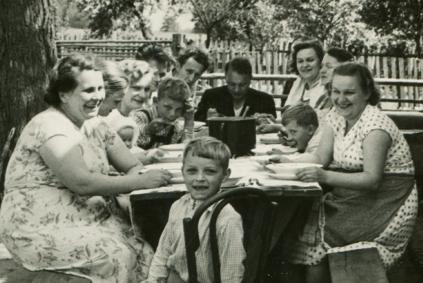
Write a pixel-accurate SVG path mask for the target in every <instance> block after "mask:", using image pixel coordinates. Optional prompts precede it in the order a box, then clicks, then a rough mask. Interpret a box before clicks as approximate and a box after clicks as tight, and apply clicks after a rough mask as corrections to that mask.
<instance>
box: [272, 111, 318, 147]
mask: <svg viewBox="0 0 423 283" xmlns="http://www.w3.org/2000/svg"><path fill="white" fill-rule="evenodd" d="M281 123H282V126H283V128H284V133H285V136H284V137H283V138H284V140H285V142H287V143H288V144H293V145H295V147H296V148H297V150H298V152H299V153H313V152H314V151H316V149H317V147H318V145H319V141H320V136H321V131H320V128H319V119H318V116H317V113H316V112H315V111H314V109H313V108H312V107H311V106H310V105H307V104H296V105H293V106H290V107H289V108H287V109H286V110H285V111H284V113H283V114H282V122H281ZM269 153H270V154H282V152H279V151H278V150H277V149H273V150H272V151H271V152H269Z"/></svg>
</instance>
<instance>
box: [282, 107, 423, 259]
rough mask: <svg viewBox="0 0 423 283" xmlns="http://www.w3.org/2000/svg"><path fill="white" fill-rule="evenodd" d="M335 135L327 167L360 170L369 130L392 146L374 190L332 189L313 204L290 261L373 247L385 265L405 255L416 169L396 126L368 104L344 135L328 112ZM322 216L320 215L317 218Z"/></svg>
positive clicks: (414, 198) (333, 113)
mask: <svg viewBox="0 0 423 283" xmlns="http://www.w3.org/2000/svg"><path fill="white" fill-rule="evenodd" d="M326 118H327V123H328V124H329V125H330V126H331V127H332V129H333V131H334V152H333V162H332V164H331V168H332V169H333V170H339V171H343V172H360V171H362V170H363V158H364V156H363V141H364V139H365V138H366V137H367V135H368V134H369V133H370V132H371V131H373V130H383V131H384V132H386V133H387V134H388V135H389V136H390V138H391V140H392V144H391V146H390V148H389V149H388V152H387V158H386V161H385V168H384V178H383V181H382V184H381V185H380V187H379V189H378V190H352V189H349V188H342V187H334V188H333V189H332V190H331V191H330V192H329V193H327V194H326V195H325V196H324V198H323V203H322V205H320V206H319V205H317V204H315V205H314V207H313V209H312V211H313V212H317V213H313V212H312V213H311V214H310V217H309V219H308V222H307V224H306V225H305V228H304V231H303V233H302V235H301V236H300V238H299V239H298V241H297V242H296V244H295V245H293V246H292V247H291V252H290V253H289V257H290V259H291V261H292V262H294V263H299V264H306V265H314V264H318V263H319V262H320V261H321V260H322V259H323V258H324V257H325V255H326V254H328V253H336V252H340V251H348V250H355V249H363V248H376V249H377V250H378V252H379V255H380V258H381V260H382V262H383V264H384V266H385V267H389V266H391V265H392V264H393V263H394V262H395V261H396V260H397V259H398V258H399V257H400V256H401V255H402V254H403V252H404V251H405V248H406V246H407V243H408V240H409V239H410V236H411V233H412V230H413V226H414V223H415V219H416V216H417V190H416V186H415V181H414V166H413V162H412V159H411V153H410V149H409V147H408V144H407V142H406V140H405V138H404V136H403V135H402V133H401V132H400V131H399V129H398V128H397V126H396V125H395V124H394V122H393V121H392V120H391V119H390V118H388V117H387V116H386V115H385V114H384V113H382V112H381V111H380V110H379V109H377V108H376V107H374V106H370V105H368V106H366V108H365V110H364V111H363V113H362V114H361V117H360V118H359V120H358V121H357V122H356V123H355V125H354V126H353V127H352V128H351V129H350V131H348V132H347V133H346V134H345V126H346V122H345V119H344V118H343V117H342V116H340V115H339V114H337V112H336V110H335V109H333V110H331V111H330V112H329V113H328V115H327V116H326ZM319 213H320V214H319Z"/></svg>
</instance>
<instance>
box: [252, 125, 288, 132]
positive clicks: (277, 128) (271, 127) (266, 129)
mask: <svg viewBox="0 0 423 283" xmlns="http://www.w3.org/2000/svg"><path fill="white" fill-rule="evenodd" d="M281 129H282V125H279V124H262V125H259V126H257V128H256V132H257V133H259V134H266V133H277V132H279V131H280V130H281Z"/></svg>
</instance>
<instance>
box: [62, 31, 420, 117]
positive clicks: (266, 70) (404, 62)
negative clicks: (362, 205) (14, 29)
mask: <svg viewBox="0 0 423 283" xmlns="http://www.w3.org/2000/svg"><path fill="white" fill-rule="evenodd" d="M180 40H181V37H174V38H173V40H154V41H147V40H79V41H68V40H67V41H63V40H62V41H57V43H56V44H57V50H58V56H59V57H61V56H64V55H66V54H69V53H73V52H80V53H93V54H96V55H98V56H100V57H103V58H106V59H109V60H122V59H125V58H134V57H135V54H136V51H137V49H138V47H139V46H141V45H142V44H144V43H147V42H152V43H156V44H161V45H163V46H164V48H165V49H167V50H168V52H169V53H171V52H172V51H173V50H174V49H175V47H177V46H179V45H180V43H181V42H180ZM222 46H223V48H222V47H220V46H218V45H213V48H212V49H209V55H210V59H211V66H210V69H209V72H210V73H222V72H223V69H224V66H225V64H226V62H228V61H229V60H231V59H232V58H234V57H236V56H246V57H248V58H249V59H250V62H251V64H252V67H253V73H254V74H257V75H266V76H270V75H286V74H289V73H290V72H289V70H290V67H289V64H290V58H289V52H288V51H287V49H286V48H288V46H287V45H286V44H285V45H284V46H282V48H277V49H276V50H263V51H248V50H245V49H239V48H241V47H240V46H236V45H230V44H229V45H222ZM228 46H230V48H228ZM356 60H357V61H359V62H362V63H364V64H366V65H368V66H369V68H370V69H371V70H372V71H373V73H374V76H375V77H376V78H378V79H382V80H383V79H400V80H401V79H406V80H414V81H417V80H423V59H421V58H414V57H407V58H398V57H387V56H381V55H366V56H360V57H358V58H356ZM214 80H215V81H214V82H209V83H212V85H213V86H214V85H220V84H222V83H223V82H222V79H220V78H215V79H214ZM284 85H285V82H284V81H282V80H280V79H272V78H271V77H268V79H263V80H260V81H254V82H253V86H254V87H256V88H258V89H261V90H263V91H266V92H269V93H272V94H276V95H280V94H282V93H283V87H284ZM381 90H382V93H383V95H384V98H385V99H392V100H396V101H400V103H399V104H397V107H399V108H415V109H420V108H421V107H422V106H423V105H422V104H420V103H419V102H415V103H414V102H413V103H412V104H411V105H410V104H409V103H401V101H420V100H422V99H423V86H422V85H420V84H415V85H409V84H408V85H404V84H401V83H398V84H394V85H392V84H384V83H383V82H382V83H381ZM395 107H396V106H392V108H395Z"/></svg>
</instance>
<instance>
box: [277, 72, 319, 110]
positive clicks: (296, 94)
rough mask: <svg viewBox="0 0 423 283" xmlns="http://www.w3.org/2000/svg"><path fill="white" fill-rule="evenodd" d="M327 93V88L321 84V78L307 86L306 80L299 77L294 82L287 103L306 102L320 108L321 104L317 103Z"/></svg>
mask: <svg viewBox="0 0 423 283" xmlns="http://www.w3.org/2000/svg"><path fill="white" fill-rule="evenodd" d="M325 94H326V89H325V87H324V86H323V85H322V84H320V80H318V81H316V82H315V83H314V84H313V85H312V86H311V87H310V88H307V87H306V83H305V81H304V80H303V79H301V78H297V79H296V80H295V81H294V83H293V84H292V87H291V90H290V91H289V94H288V98H287V99H286V102H285V105H296V104H299V103H304V104H308V105H310V106H311V107H313V109H318V107H321V106H320V105H317V103H318V102H319V101H320V99H321V97H322V96H324V95H325ZM319 104H320V103H319Z"/></svg>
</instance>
